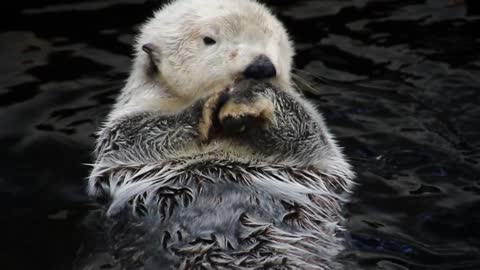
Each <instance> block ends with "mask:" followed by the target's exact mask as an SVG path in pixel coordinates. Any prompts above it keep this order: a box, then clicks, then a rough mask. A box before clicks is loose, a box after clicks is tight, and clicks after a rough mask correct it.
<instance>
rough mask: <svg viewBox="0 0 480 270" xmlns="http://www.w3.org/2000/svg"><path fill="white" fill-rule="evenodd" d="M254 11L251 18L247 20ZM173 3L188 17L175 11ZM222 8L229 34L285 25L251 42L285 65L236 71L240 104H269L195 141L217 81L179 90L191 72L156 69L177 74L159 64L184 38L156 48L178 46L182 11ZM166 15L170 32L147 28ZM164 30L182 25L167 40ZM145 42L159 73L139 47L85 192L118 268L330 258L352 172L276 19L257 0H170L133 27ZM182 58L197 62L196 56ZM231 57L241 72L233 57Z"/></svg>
mask: <svg viewBox="0 0 480 270" xmlns="http://www.w3.org/2000/svg"><path fill="white" fill-rule="evenodd" d="M200 3H202V5H201V4H200ZM207 8H211V9H210V10H208V9H207ZM212 10H213V11H217V13H218V12H219V13H220V14H216V13H215V12H213V11H212ZM253 11H254V12H256V13H255V14H256V15H255V18H256V20H255V21H248V20H247V19H248V18H251V13H252V12H253ZM172 13H175V14H172ZM178 14H180V15H184V14H190V15H191V14H194V15H195V16H193V15H191V16H190V17H188V16H187V18H185V21H178V20H176V21H175V20H174V18H176V16H180V15H178ZM245 14H249V15H245ZM220 15H221V16H220ZM260 15H261V16H260ZM228 17H232V18H240V19H238V20H239V22H242V24H240V25H235V27H238V28H239V29H237V30H235V31H236V33H237V34H238V33H240V35H247V34H248V33H250V32H251V31H253V34H252V35H254V36H255V35H260V36H259V37H258V38H259V39H265V40H266V41H265V42H266V43H265V44H272V43H269V41H270V40H271V39H273V37H272V36H275V35H276V34H277V35H279V36H282V37H281V38H280V39H279V40H277V41H278V42H275V44H277V48H274V49H272V48H271V47H268V46H266V47H265V46H264V47H262V46H260V48H263V49H264V50H271V51H273V52H274V53H278V52H280V51H282V50H287V51H288V53H287V54H286V55H285V58H288V59H283V60H279V61H276V62H275V66H276V67H278V66H279V65H285V66H284V67H282V68H280V69H281V70H282V71H281V72H282V73H281V74H283V75H279V77H276V78H274V79H272V80H271V81H270V82H256V81H240V82H237V83H235V85H234V87H233V89H234V90H233V91H232V92H231V93H229V95H230V97H231V98H232V99H233V98H235V97H238V98H237V100H242V101H243V102H245V103H244V104H246V105H248V104H249V103H248V102H249V101H253V100H255V101H256V100H262V99H263V100H266V101H268V104H272V106H273V108H272V109H273V116H272V117H271V120H272V123H271V124H270V125H268V127H267V126H265V127H262V128H250V129H248V130H246V131H245V132H244V133H242V134H237V135H226V134H224V133H222V132H220V133H219V134H215V135H214V136H213V137H212V138H210V140H209V141H208V142H201V141H200V139H199V136H200V132H199V125H200V121H201V120H200V119H201V118H202V115H203V112H204V106H205V104H206V103H208V101H207V100H208V99H209V96H210V95H211V94H212V93H214V92H215V91H217V90H215V91H214V90H211V91H210V90H208V89H207V90H205V89H200V90H202V91H203V92H202V93H201V94H199V92H198V90H196V91H197V92H196V93H194V94H192V93H190V94H192V95H193V97H189V98H188V100H185V99H186V96H189V95H190V94H189V93H186V92H182V91H185V90H188V89H189V88H191V87H193V86H192V85H191V83H187V82H185V83H181V82H179V84H178V85H177V86H174V85H173V84H170V83H166V81H171V80H173V79H176V78H170V79H167V80H165V78H161V77H162V76H174V75H175V74H178V78H182V76H184V75H185V74H181V71H178V70H177V73H175V72H173V71H167V72H164V70H166V69H169V68H171V67H166V66H164V65H168V64H164V65H163V64H160V63H162V62H165V61H166V62H168V61H167V60H166V59H169V58H172V57H173V58H175V57H176V56H177V55H178V53H180V52H183V50H184V49H185V48H178V49H176V50H175V53H172V52H170V53H167V52H168V50H173V49H171V48H170V49H165V48H164V47H165V46H168V44H170V43H171V44H170V46H173V44H177V46H180V47H181V46H184V45H185V42H186V41H184V40H183V39H182V36H181V35H182V34H187V33H185V31H187V30H182V29H183V28H186V27H187V26H189V25H191V23H192V21H190V20H188V18H190V19H191V20H196V21H197V22H204V21H210V22H211V21H213V22H215V21H216V20H220V19H218V18H228ZM254 22H256V23H257V24H258V23H260V25H262V26H264V28H261V32H260V34H259V33H258V32H255V31H256V30H251V28H249V26H250V25H251V24H252V23H254ZM168 23H171V24H172V25H175V28H173V29H171V31H172V33H175V34H172V33H167V34H168V35H167V34H163V36H162V35H160V34H157V33H156V32H155V31H156V30H155V29H157V27H160V25H162V26H161V27H162V28H161V29H160V30H162V31H167V30H168V27H170V26H169V24H168ZM242 25H243V26H242ZM165 27H167V28H165ZM172 27H173V26H172ZM207 28H208V27H207ZM179 29H180V30H179ZM160 30H158V31H160ZM178 31H180V32H178ZM182 31H183V32H182ZM199 31H200V30H199ZM202 31H207V30H202ZM270 31H271V32H273V34H272V33H270ZM200 32H201V31H200ZM200 32H199V33H200ZM278 32H281V33H280V34H279V33H278ZM261 33H264V35H263V34H261ZM172 35H177V36H178V35H180V36H178V37H177V38H176V39H172ZM188 35H191V32H188ZM283 35H285V36H283ZM225 37H228V33H227V34H224V38H225ZM149 38H150V39H149ZM189 38H190V37H189ZM155 39H158V40H156V41H155ZM179 40H183V41H179ZM200 41H201V38H200ZM143 42H147V43H148V42H154V44H155V45H157V46H158V47H159V48H160V50H162V49H163V53H162V55H161V56H158V57H159V58H160V59H158V63H157V64H159V66H158V67H157V68H158V70H156V72H158V74H157V73H152V70H151V66H150V67H149V66H148V65H149V64H151V63H148V62H147V61H148V59H146V58H145V54H142V53H141V52H140V51H139V52H138V54H137V59H136V61H135V64H134V69H133V71H132V74H131V77H130V79H129V82H128V83H127V85H126V86H125V88H124V89H123V90H122V94H121V95H120V97H119V99H118V101H117V104H116V106H115V108H114V110H113V111H112V113H111V114H110V117H109V118H108V121H107V122H106V124H105V126H104V127H103V129H102V130H101V131H100V133H99V139H98V143H97V149H96V161H95V164H94V165H93V170H92V173H91V175H90V179H89V193H90V194H91V195H92V196H94V197H96V198H97V199H98V200H99V201H100V202H101V203H102V204H103V205H104V207H105V208H104V209H105V218H106V222H105V226H106V228H107V232H108V239H109V245H110V247H111V252H112V254H113V255H114V256H115V257H116V259H117V260H118V262H119V264H120V265H121V267H122V268H124V269H325V270H328V269H333V268H339V267H340V266H339V265H338V264H336V263H335V256H336V255H337V254H338V253H339V252H340V251H341V250H342V248H343V246H342V238H341V237H340V236H339V233H341V232H342V230H343V229H342V227H341V226H340V223H341V221H342V217H341V212H342V204H343V202H344V201H345V199H346V198H347V196H346V195H347V194H348V192H349V191H350V188H351V185H352V181H351V180H352V178H353V173H352V171H351V170H350V166H349V164H348V163H347V162H346V160H345V159H344V157H343V155H342V153H341V151H340V149H339V147H338V146H337V144H336V142H335V141H334V139H333V136H332V135H331V133H330V132H329V131H328V129H327V128H326V126H325V124H324V121H323V118H322V116H321V115H320V114H319V113H318V112H317V111H316V110H315V109H314V108H313V106H312V105H311V104H310V103H309V102H308V101H306V100H305V99H304V98H302V97H301V96H300V95H298V94H297V93H295V92H294V91H293V90H292V89H291V86H290V76H289V75H288V74H289V73H290V68H291V67H290V65H291V59H290V58H291V56H292V55H293V50H292V49H291V48H290V43H289V41H288V37H287V36H286V32H285V30H284V29H283V27H282V26H281V24H280V23H279V22H278V21H277V20H276V19H275V18H274V17H273V16H272V15H271V14H270V12H269V11H268V10H267V9H266V8H265V7H264V6H262V5H260V4H258V3H256V2H254V1H250V0H244V1H237V0H202V1H200V0H179V1H176V2H173V3H172V4H170V5H168V6H166V7H165V8H164V9H162V10H161V11H159V12H157V13H156V16H155V18H154V19H152V20H150V21H149V22H148V23H147V24H146V25H145V26H144V27H143V28H142V34H140V38H139V44H142V43H143ZM155 42H156V43H155ZM175 42H180V43H175ZM224 42H225V41H224ZM282 42H284V43H285V44H283V43H282ZM192 44H193V43H192ZM192 44H190V45H188V44H187V45H185V46H193V45H192ZM246 44H247V45H248V44H249V43H248V42H247V43H246ZM272 46H273V45H272ZM282 46H286V47H285V48H281V47H282ZM227 47H228V46H227ZM244 47H245V46H243V47H242V48H244ZM232 48H233V47H231V46H230V47H228V49H232ZM233 49H234V50H235V48H233ZM187 51H188V50H187ZM247 51H248V50H247ZM237 53H240V52H239V51H238V50H237ZM240 54H242V53H240ZM226 55H229V54H226ZM271 55H272V54H271ZM271 55H270V57H272V56H271ZM217 56H218V57H221V54H220V55H217ZM189 57H193V60H192V61H193V62H194V63H197V62H198V61H202V60H201V59H196V58H195V56H194V55H193V56H189ZM236 57H240V56H236ZM241 57H244V58H248V55H247V53H243V56H241ZM275 57H279V58H282V56H281V55H275ZM188 59H190V58H188ZM177 60H178V59H177ZM170 64H171V61H170ZM190 64H191V63H190V62H188V61H187V62H183V65H186V66H189V65H190ZM237 64H238V63H237ZM194 66H195V65H194ZM177 68H178V67H177ZM189 68H192V67H191V66H189V67H186V69H189ZM237 68H238V69H239V71H235V72H237V73H238V72H240V70H241V68H242V67H241V66H238V67H237ZM192 70H193V69H192ZM192 70H191V71H189V72H193V71H192ZM211 71H212V70H207V71H205V72H211ZM169 72H173V73H169ZM197 72H200V73H202V72H204V71H203V70H199V71H197ZM235 72H234V71H232V70H225V72H224V73H225V74H223V75H216V76H217V78H221V79H219V80H214V81H215V83H214V86H213V85H212V84H211V85H208V87H213V88H219V87H225V86H227V85H228V84H226V83H225V82H226V81H228V79H232V76H231V74H233V73H235ZM168 74H170V75H168ZM206 77H207V78H208V76H206ZM211 78H213V77H211ZM193 81H195V79H193ZM230 84H231V82H230ZM200 86H202V87H203V86H205V84H200ZM209 89H210V88H209ZM192 91H193V90H192ZM152 93H153V94H152ZM147 99H148V100H149V101H150V102H148V104H147V103H145V102H146V100H147ZM152 100H153V102H152ZM162 102H166V103H169V104H174V106H173V105H172V106H170V107H169V106H166V107H161V106H160V107H158V108H157V107H156V106H159V105H162V104H163V105H165V104H166V103H162ZM174 102H178V103H174ZM152 104H156V106H152ZM179 104H180V105H179ZM252 104H253V103H252ZM258 104H260V103H258ZM241 107H242V106H239V107H238V108H241ZM238 108H236V109H238ZM213 117H217V116H215V115H213Z"/></svg>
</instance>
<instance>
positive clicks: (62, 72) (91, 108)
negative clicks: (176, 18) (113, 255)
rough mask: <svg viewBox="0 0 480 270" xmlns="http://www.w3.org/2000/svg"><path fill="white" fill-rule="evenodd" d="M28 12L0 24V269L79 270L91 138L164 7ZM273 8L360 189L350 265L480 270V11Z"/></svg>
mask: <svg viewBox="0 0 480 270" xmlns="http://www.w3.org/2000/svg"><path fill="white" fill-rule="evenodd" d="M17 2H18V3H16V2H15V3H11V5H10V6H9V7H7V8H6V10H5V11H4V13H5V16H6V17H7V19H8V20H5V22H4V23H2V24H1V25H0V56H1V57H0V59H2V61H1V63H0V149H2V150H1V151H2V155H0V207H1V213H2V214H1V215H0V227H1V229H2V230H1V232H0V233H1V241H0V242H1V244H0V268H1V269H52V270H57V269H71V268H72V265H73V264H74V260H75V258H76V256H77V252H78V250H79V249H80V248H81V246H82V245H85V244H84V241H85V234H84V230H83V227H82V226H80V224H81V223H82V221H83V220H84V217H85V215H86V214H87V213H88V211H89V210H90V209H92V206H91V204H90V203H89V201H88V198H87V197H86V196H85V193H84V192H83V188H84V185H85V177H86V176H87V175H88V167H87V166H85V165H84V164H85V163H89V162H91V149H92V148H93V144H94V135H93V134H94V132H95V131H96V130H97V129H98V126H99V125H100V124H101V122H102V120H103V118H104V116H105V115H106V113H107V112H108V110H109V108H110V106H111V105H112V102H113V100H114V98H115V97H116V95H117V94H118V91H119V89H120V88H121V87H122V85H123V83H124V80H125V79H126V77H127V75H128V71H129V67H130V61H131V55H132V50H131V44H132V41H133V36H134V34H135V33H136V31H137V27H138V26H139V24H140V23H141V22H142V21H143V20H144V19H145V18H146V17H147V16H149V15H150V14H151V12H152V9H154V8H156V7H158V6H159V5H160V2H158V1H137V0H120V1H113V0H110V1H73V0H71V1H55V0H46V1H41V2H40V1H39V2H37V3H36V4H30V5H25V4H21V3H20V2H19V1H17ZM268 3H269V4H270V5H271V6H272V7H273V8H274V10H275V12H276V13H277V14H278V15H279V17H280V19H281V20H282V21H283V22H284V23H285V25H286V27H287V28H288V30H289V32H290V33H291V34H292V37H293V39H294V40H295V42H296V44H297V56H296V58H295V63H296V68H298V69H299V71H297V74H299V75H301V76H303V77H305V78H307V79H308V80H309V81H310V83H311V84H312V85H313V86H314V87H315V88H316V89H317V90H318V91H317V92H318V93H317V94H315V95H313V94H310V95H309V98H311V99H312V100H313V101H314V102H315V103H316V104H318V107H319V109H320V110H321V111H322V112H323V113H324V115H325V117H326V120H327V122H328V124H329V126H330V127H331V129H332V130H333V132H334V133H335V134H336V135H337V136H338V138H339V141H340V143H341V145H343V146H344V147H345V152H346V154H347V156H349V157H350V159H351V160H352V162H353V164H354V165H355V170H356V172H357V174H358V178H357V182H358V183H359V184H360V185H359V186H358V188H357V190H356V192H355V194H354V196H353V200H352V202H351V203H349V204H348V207H347V213H346V214H347V217H348V223H347V228H348V230H349V232H350V234H349V239H348V243H349V249H348V251H347V252H346V253H345V254H344V260H345V262H346V263H347V264H349V265H351V267H352V268H354V269H389V270H393V269H395V270H396V269H416V270H417V269H422V270H426V269H429V270H430V269H435V270H437V269H438V270H453V269H462V270H467V269H471V270H478V269H480V255H479V254H480V230H479V228H480V165H479V162H480V151H479V150H480V16H479V15H480V7H479V3H480V2H478V1H477V0H466V1H461V0H355V1H350V0H348V1H347V0H344V1H341V0H310V1H307V0H304V1H298V0H297V1H295V0H281V1H278V0H277V1H274V0H270V1H268ZM4 9H5V7H4ZM104 268H105V269H110V268H111V267H110V266H108V265H104Z"/></svg>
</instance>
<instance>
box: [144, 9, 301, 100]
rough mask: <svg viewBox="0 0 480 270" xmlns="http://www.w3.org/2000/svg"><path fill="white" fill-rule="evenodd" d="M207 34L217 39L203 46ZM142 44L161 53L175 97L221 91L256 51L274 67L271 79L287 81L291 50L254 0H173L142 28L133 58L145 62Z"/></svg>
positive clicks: (280, 28) (275, 23)
mask: <svg viewBox="0 0 480 270" xmlns="http://www.w3.org/2000/svg"><path fill="white" fill-rule="evenodd" d="M205 37H210V38H212V39H214V40H215V41H216V43H215V44H213V45H206V44H205V43H204V41H203V39H204V38H205ZM146 43H152V44H154V45H155V46H156V47H157V48H158V49H159V51H160V63H158V67H159V71H160V72H159V73H160V78H159V79H161V80H162V82H163V84H165V85H164V87H165V88H166V89H168V91H171V92H173V94H174V95H176V96H178V97H181V98H185V99H190V100H192V99H194V98H196V97H201V96H203V95H207V94H210V93H212V92H213V91H218V90H222V89H224V88H225V87H227V86H228V85H229V84H231V83H232V82H233V81H234V80H235V79H237V78H239V77H240V76H241V74H242V73H243V71H244V70H245V69H246V67H247V66H248V65H249V64H250V63H251V62H253V60H254V59H255V58H256V57H258V56H259V55H262V54H264V55H266V56H268V57H269V58H270V60H271V61H272V63H273V64H274V65H275V68H276V70H277V77H276V78H274V79H273V80H272V82H273V83H275V84H278V85H280V86H282V87H284V88H287V87H289V85H290V69H291V62H292V60H291V59H292V56H293V54H294V52H293V48H292V45H291V42H290V41H289V38H288V35H287V33H286V31H285V29H284V27H283V26H282V25H281V23H280V22H279V21H278V20H277V19H276V18H275V17H274V16H273V15H272V14H271V13H270V11H269V10H268V9H267V8H266V7H264V6H263V5H261V4H259V3H257V2H255V1H253V0H241V1H240V0H177V1H174V2H173V3H171V4H169V5H167V6H165V7H164V8H163V9H161V10H159V11H158V12H156V13H155V16H154V18H152V19H151V20H149V21H148V22H147V23H146V24H145V25H144V26H143V28H142V31H141V35H140V37H139V39H138V42H137V61H143V62H146V59H147V57H148V56H147V55H146V54H145V53H144V52H143V51H142V50H141V47H142V45H144V44H146Z"/></svg>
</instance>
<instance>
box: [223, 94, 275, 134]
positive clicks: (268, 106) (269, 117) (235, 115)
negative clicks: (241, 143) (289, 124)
mask: <svg viewBox="0 0 480 270" xmlns="http://www.w3.org/2000/svg"><path fill="white" fill-rule="evenodd" d="M218 119H219V122H220V125H221V127H222V131H223V132H224V133H226V134H237V133H242V132H244V131H245V130H246V129H248V128H250V127H260V128H267V127H268V126H269V125H270V124H271V123H272V122H273V104H272V102H271V101H270V100H268V99H267V98H265V97H263V96H261V95H257V96H255V97H254V98H253V99H252V100H249V101H248V102H246V101H245V100H235V99H234V98H232V99H229V100H228V101H227V102H226V103H225V104H224V105H223V106H222V108H221V109H220V112H219V114H218Z"/></svg>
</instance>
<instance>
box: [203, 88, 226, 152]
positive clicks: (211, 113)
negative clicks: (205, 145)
mask: <svg viewBox="0 0 480 270" xmlns="http://www.w3.org/2000/svg"><path fill="white" fill-rule="evenodd" d="M227 98H228V90H224V91H222V92H219V93H215V94H213V95H212V96H211V97H209V98H208V99H207V100H206V101H205V104H204V105H203V110H202V114H201V116H200V122H199V134H200V141H201V142H208V140H209V139H210V137H211V135H212V133H214V132H215V130H217V129H218V128H219V123H218V117H217V115H218V113H219V111H220V108H221V106H222V105H223V104H224V103H225V101H226V100H227Z"/></svg>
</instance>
